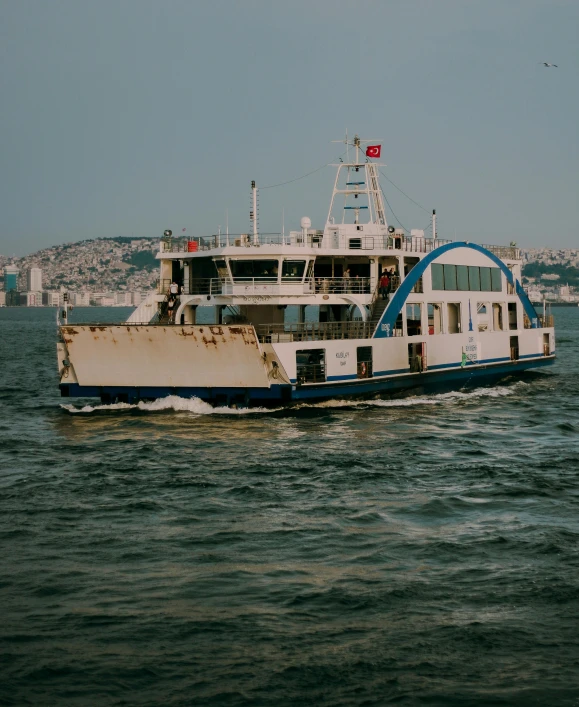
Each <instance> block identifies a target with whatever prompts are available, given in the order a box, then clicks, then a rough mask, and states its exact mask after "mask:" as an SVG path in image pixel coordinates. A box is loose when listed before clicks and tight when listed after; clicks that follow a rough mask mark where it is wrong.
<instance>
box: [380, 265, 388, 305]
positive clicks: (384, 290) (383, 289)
mask: <svg viewBox="0 0 579 707" xmlns="http://www.w3.org/2000/svg"><path fill="white" fill-rule="evenodd" d="M389 291H390V278H389V277H388V274H387V272H386V270H385V271H384V272H383V273H382V277H381V278H380V294H381V296H382V299H388V292H389Z"/></svg>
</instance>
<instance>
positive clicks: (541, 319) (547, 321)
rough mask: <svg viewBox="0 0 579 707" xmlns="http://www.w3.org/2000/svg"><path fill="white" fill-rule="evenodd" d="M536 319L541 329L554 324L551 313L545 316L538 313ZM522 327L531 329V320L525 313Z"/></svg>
mask: <svg viewBox="0 0 579 707" xmlns="http://www.w3.org/2000/svg"><path fill="white" fill-rule="evenodd" d="M537 319H538V323H539V327H540V328H541V329H544V328H545V327H554V326H555V317H554V316H553V315H552V314H547V315H545V316H543V315H542V314H538V315H537ZM523 327H524V328H525V329H532V322H531V320H530V319H529V317H528V316H527V315H526V314H525V315H524V317H523Z"/></svg>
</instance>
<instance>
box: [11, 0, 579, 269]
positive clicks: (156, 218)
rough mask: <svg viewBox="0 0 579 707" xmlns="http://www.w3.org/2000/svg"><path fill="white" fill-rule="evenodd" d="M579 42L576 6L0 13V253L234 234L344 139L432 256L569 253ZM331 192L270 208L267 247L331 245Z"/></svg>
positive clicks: (129, 6)
mask: <svg viewBox="0 0 579 707" xmlns="http://www.w3.org/2000/svg"><path fill="white" fill-rule="evenodd" d="M578 26H579V3H578V2H577V0H484V1H483V0H357V2H352V1H351V0H290V1H287V0H286V1H285V2H282V1H279V0H243V2H236V1H234V0H212V2H209V3H208V2H201V0H0V52H1V68H0V72H1V74H0V91H1V94H0V95H1V103H2V109H1V116H2V121H1V130H0V144H1V150H2V159H1V161H0V170H1V172H0V174H1V180H0V194H1V208H0V219H1V220H0V253H2V254H5V255H12V254H17V255H23V254H25V253H29V252H32V251H34V250H37V249H39V248H42V247H46V246H49V245H53V244H56V243H61V242H69V241H75V240H81V239H84V238H94V237H98V236H118V235H121V236H131V235H135V236H137V235H140V236H157V235H160V234H161V232H162V231H163V229H164V228H167V227H170V228H172V229H173V230H174V231H177V232H179V231H181V229H182V228H187V232H188V233H191V234H193V235H204V234H207V233H212V232H216V230H217V227H218V226H219V225H220V226H221V227H222V229H224V228H225V218H226V217H225V213H226V210H227V211H228V213H229V227H230V231H231V232H244V231H246V230H247V229H248V228H249V186H250V180H251V179H255V180H257V183H258V185H261V186H266V185H270V184H275V183H277V182H283V181H286V180H289V179H293V178H295V177H299V176H300V175H303V174H305V173H306V172H309V171H311V170H314V169H316V168H317V167H319V166H320V165H323V164H324V163H326V162H328V161H330V160H331V159H332V158H333V157H335V156H336V155H338V154H339V153H340V151H341V149H342V148H341V146H340V145H335V144H332V143H331V141H332V140H336V139H340V138H341V137H343V135H344V133H345V131H346V129H348V131H349V133H350V134H353V133H354V132H358V133H359V134H360V135H361V136H362V137H370V138H382V140H381V142H382V145H383V148H382V161H383V162H385V163H386V164H387V167H386V174H387V175H388V176H389V178H390V179H392V180H393V181H394V182H395V183H396V184H397V185H398V186H399V187H401V188H402V189H403V190H404V191H405V192H406V193H407V194H409V195H410V196H411V197H412V198H413V199H415V200H416V201H418V202H420V203H421V204H423V205H424V206H425V207H427V208H428V209H430V208H433V207H434V208H436V209H437V213H438V224H439V233H440V236H441V237H449V238H454V237H455V236H456V237H457V238H461V237H462V238H466V239H470V240H473V241H479V242H485V243H505V242H508V241H510V240H516V241H517V242H518V243H519V244H520V245H522V246H526V247H532V246H541V245H548V246H561V247H565V246H566V247H579V239H578V238H577V237H576V235H575V233H576V230H577V229H578V228H579V199H578V196H579V195H578V184H579V179H578V177H579V149H578V142H579V141H578V139H577V129H578V126H579V92H578V90H577V89H578V86H579V81H578V79H579V43H578V42H577V27H578ZM541 61H548V62H553V63H555V64H558V65H559V68H558V69H555V68H553V69H546V68H544V67H542V66H540V65H539V62H541ZM332 183H333V173H332V171H331V168H325V169H323V170H321V171H319V172H317V173H315V174H314V175H312V176H311V177H309V178H307V179H302V180H298V181H295V182H293V183H292V184H289V185H287V186H285V187H282V188H277V189H268V190H263V191H262V192H261V193H260V228H261V230H262V231H279V230H281V218H282V209H284V210H285V224H286V228H296V227H298V226H299V220H300V217H301V216H304V215H307V216H310V217H311V219H312V221H313V225H314V226H318V227H321V226H323V222H324V221H325V218H326V213H327V207H328V200H329V196H330V193H331V187H332ZM383 186H384V187H385V190H386V194H387V196H388V200H389V202H390V204H391V206H392V208H393V209H394V211H395V213H396V216H397V217H398V219H400V221H401V222H402V223H403V224H404V226H406V227H407V228H421V227H424V226H425V225H426V224H427V223H428V220H429V217H428V214H427V213H425V212H424V211H421V210H420V209H419V208H417V207H416V206H414V205H413V204H412V203H411V202H409V201H408V200H407V199H405V197H404V196H402V195H401V194H400V193H399V192H397V191H396V190H395V189H394V188H393V187H392V186H391V185H390V184H388V182H386V181H384V182H383ZM388 216H389V220H390V221H391V222H392V223H394V225H397V224H396V221H395V220H394V219H393V217H392V214H391V212H390V210H388Z"/></svg>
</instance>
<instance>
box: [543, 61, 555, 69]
mask: <svg viewBox="0 0 579 707" xmlns="http://www.w3.org/2000/svg"><path fill="white" fill-rule="evenodd" d="M539 64H543V66H546V67H547V68H548V69H549V68H550V67H551V66H554V67H555V68H556V69H558V68H559V67H558V66H557V64H549V63H548V62H546V61H540V62H539Z"/></svg>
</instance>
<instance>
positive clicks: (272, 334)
mask: <svg viewBox="0 0 579 707" xmlns="http://www.w3.org/2000/svg"><path fill="white" fill-rule="evenodd" d="M255 331H256V333H257V336H258V338H259V340H260V342H261V343H262V344H279V343H286V342H289V341H327V340H332V339H369V338H370V337H371V336H372V334H373V333H374V327H373V325H372V324H370V322H363V321H361V320H354V321H344V322H295V323H285V324H256V325H255Z"/></svg>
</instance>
